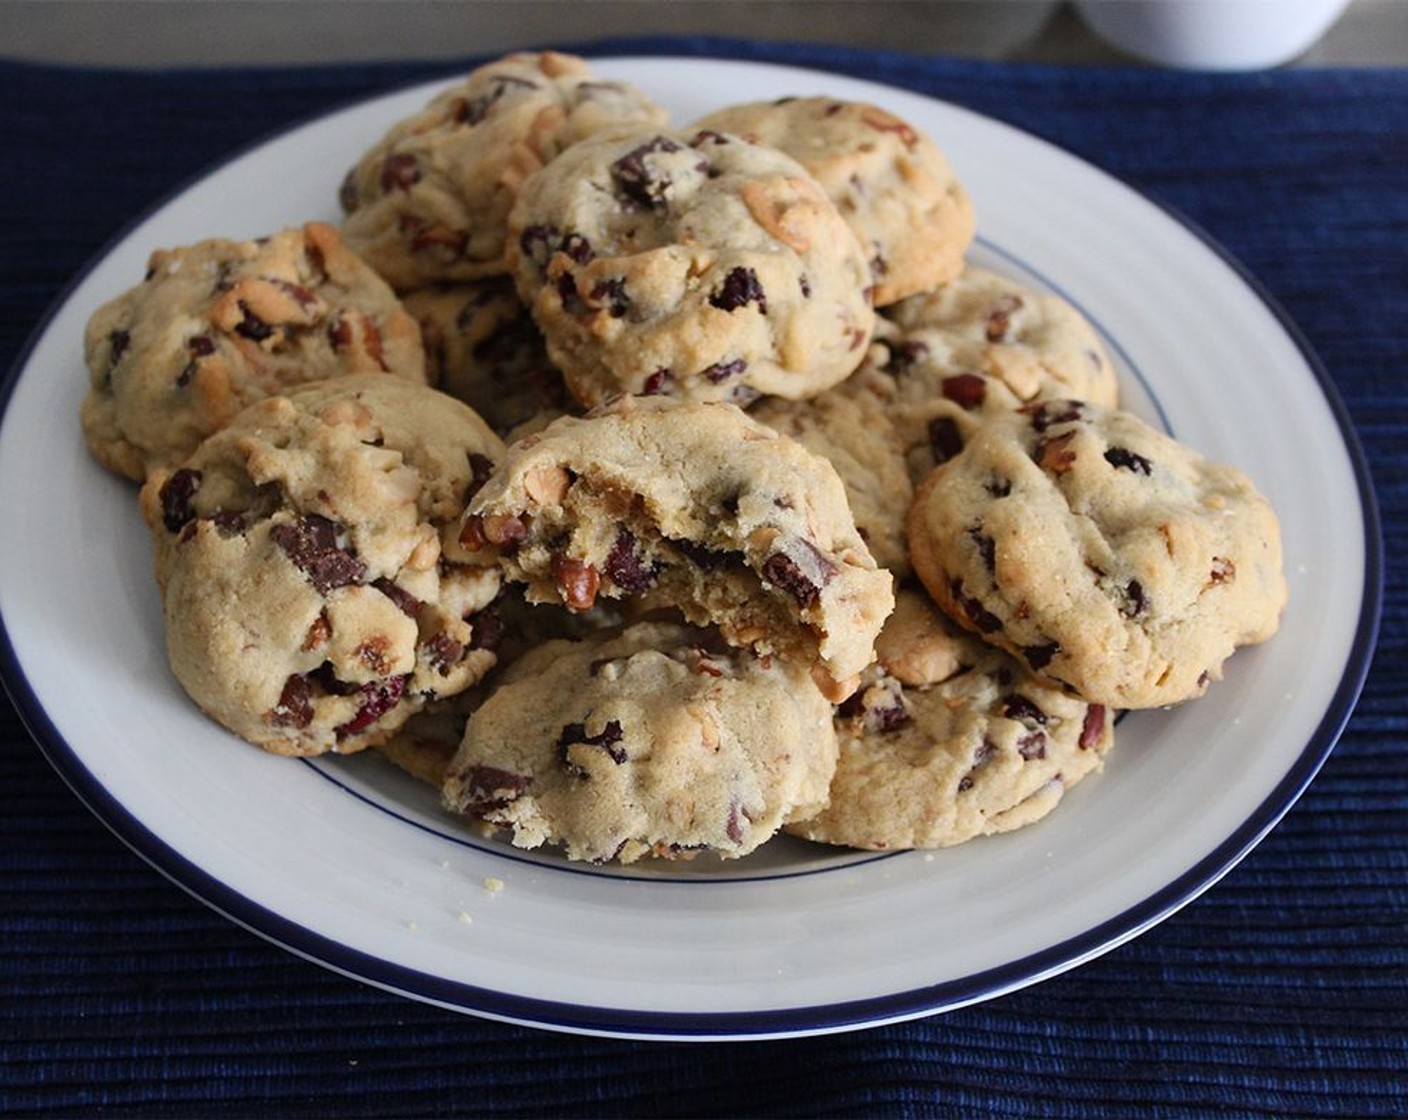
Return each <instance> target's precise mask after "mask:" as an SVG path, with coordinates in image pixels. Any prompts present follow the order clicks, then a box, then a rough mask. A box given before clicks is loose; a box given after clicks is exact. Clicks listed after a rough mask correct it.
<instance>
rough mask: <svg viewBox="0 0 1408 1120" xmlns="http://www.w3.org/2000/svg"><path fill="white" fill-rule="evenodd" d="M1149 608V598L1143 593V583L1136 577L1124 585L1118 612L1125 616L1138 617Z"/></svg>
mask: <svg viewBox="0 0 1408 1120" xmlns="http://www.w3.org/2000/svg"><path fill="white" fill-rule="evenodd" d="M1148 609H1149V600H1148V599H1147V598H1146V597H1145V595H1144V585H1143V584H1142V583H1140V582H1139V581H1138V580H1137V579H1132V580H1130V581H1129V582H1128V583H1127V584H1125V585H1124V605H1123V606H1122V607H1121V608H1120V613H1121V614H1123V615H1124V616H1125V617H1126V618H1138V617H1139V616H1140V615H1141V614H1143V613H1144V612H1145V611H1147V610H1148Z"/></svg>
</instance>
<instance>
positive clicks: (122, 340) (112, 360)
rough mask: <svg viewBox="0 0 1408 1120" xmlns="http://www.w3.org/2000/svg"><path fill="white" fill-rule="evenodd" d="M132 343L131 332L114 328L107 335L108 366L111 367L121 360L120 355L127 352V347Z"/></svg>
mask: <svg viewBox="0 0 1408 1120" xmlns="http://www.w3.org/2000/svg"><path fill="white" fill-rule="evenodd" d="M131 345H132V334H131V332H130V331H124V330H121V329H119V330H115V331H112V332H111V333H110V334H109V335H108V368H109V369H112V367H113V366H115V365H117V363H118V362H120V361H122V355H124V354H125V353H127V348H128V347H129V346H131Z"/></svg>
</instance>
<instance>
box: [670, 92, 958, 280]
mask: <svg viewBox="0 0 1408 1120" xmlns="http://www.w3.org/2000/svg"><path fill="white" fill-rule="evenodd" d="M694 127H695V128H697V129H713V130H716V131H718V132H725V133H738V134H740V135H742V136H746V137H747V138H748V139H749V140H752V141H754V142H756V143H759V144H766V145H769V146H770V147H774V148H777V149H779V150H781V151H784V152H786V153H787V154H788V155H789V156H791V157H792V158H793V159H795V160H797V162H798V163H800V164H801V165H802V166H803V167H805V168H806V169H807V170H808V171H809V172H810V173H811V174H812V175H813V176H814V177H815V178H816V180H817V182H819V183H820V184H821V186H822V188H823V189H824V190H825V191H826V193H827V196H828V197H829V198H830V199H831V201H832V202H834V203H835V204H836V208H837V209H838V210H839V211H840V212H841V216H842V217H843V218H845V219H846V221H847V222H848V223H849V224H850V227H851V229H853V230H854V231H855V233H856V236H857V238H858V239H859V240H860V243H861V246H862V248H863V249H864V250H865V253H866V259H867V260H868V261H869V262H870V276H871V282H872V285H873V298H874V302H875V305H876V306H877V307H883V306H885V305H887V304H891V303H894V302H895V301H896V300H900V299H904V298H905V297H906V296H910V295H914V294H915V293H917V292H923V291H927V290H928V289H930V288H933V287H935V286H936V285H938V284H943V283H945V282H947V281H949V280H952V279H953V278H954V277H955V276H957V275H958V274H959V273H960V272H961V271H962V270H963V254H964V253H966V252H967V251H968V246H969V245H970V244H972V241H973V233H974V229H975V224H976V222H975V218H974V214H973V203H972V200H971V199H970V198H969V197H968V192H967V191H966V190H965V189H964V187H963V184H962V183H960V182H959V181H958V177H957V176H956V175H955V174H954V173H953V169H952V168H951V167H950V166H949V164H948V161H947V160H946V159H945V158H944V155H943V153H942V152H941V151H940V150H939V149H938V147H937V146H936V145H935V144H934V142H933V141H932V140H931V139H929V138H928V137H927V136H925V135H923V134H922V133H921V132H919V131H918V130H917V129H915V128H913V127H912V126H911V125H909V124H907V123H906V122H905V121H903V120H901V119H900V118H899V117H897V116H895V115H894V114H893V113H891V112H889V111H888V110H885V109H881V108H880V107H879V106H876V105H869V104H866V103H865V102H861V101H844V100H839V99H837V98H834V97H786V98H783V99H782V100H780V101H759V102H752V103H750V104H747V105H736V106H732V107H730V108H727V109H723V110H721V111H719V112H717V113H711V114H710V115H709V116H707V117H705V118H703V119H702V120H700V121H697V122H696V123H695V125H694Z"/></svg>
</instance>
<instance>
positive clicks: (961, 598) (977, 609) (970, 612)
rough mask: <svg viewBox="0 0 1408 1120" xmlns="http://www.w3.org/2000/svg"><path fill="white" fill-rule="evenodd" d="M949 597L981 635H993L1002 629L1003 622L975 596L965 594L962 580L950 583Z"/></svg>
mask: <svg viewBox="0 0 1408 1120" xmlns="http://www.w3.org/2000/svg"><path fill="white" fill-rule="evenodd" d="M948 591H949V595H951V596H952V597H953V601H954V602H955V603H956V604H957V605H958V609H959V610H961V611H962V612H963V614H964V617H966V618H967V619H968V621H969V622H971V623H972V624H973V626H975V627H976V628H977V630H978V632H979V633H981V634H993V633H996V632H997V631H998V630H1001V629H1002V620H1001V619H1000V618H998V617H997V615H995V614H993V613H992V612H991V611H990V610H988V609H987V608H986V607H985V606H983V604H982V603H980V602H979V601H978V600H977V599H975V598H974V597H973V596H971V595H968V594H965V593H964V590H963V583H962V581H960V580H953V581H951V582H950V583H949V587H948Z"/></svg>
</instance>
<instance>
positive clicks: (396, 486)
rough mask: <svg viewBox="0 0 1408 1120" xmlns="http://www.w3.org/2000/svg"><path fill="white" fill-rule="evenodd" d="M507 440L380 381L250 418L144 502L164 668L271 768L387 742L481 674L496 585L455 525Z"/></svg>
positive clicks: (490, 641) (276, 404)
mask: <svg viewBox="0 0 1408 1120" xmlns="http://www.w3.org/2000/svg"><path fill="white" fill-rule="evenodd" d="M502 454H503V444H502V442H501V441H500V440H499V438H498V437H497V436H495V435H494V433H493V432H491V431H490V430H489V428H488V427H487V426H486V425H485V424H484V422H483V421H482V420H480V419H479V417H478V416H476V415H475V414H474V413H473V412H472V411H471V410H470V409H469V408H468V407H467V406H465V405H463V404H461V403H459V402H458V401H455V400H453V399H451V398H449V397H447V396H445V395H444V394H442V393H439V392H436V391H435V390H433V389H430V388H428V387H426V386H424V385H417V384H415V383H414V382H410V381H406V380H403V379H400V378H390V377H382V376H376V375H364V376H352V377H345V378H338V379H335V380H332V381H326V382H321V383H318V384H314V385H308V386H304V387H302V388H301V389H299V390H297V391H295V392H292V393H289V394H288V395H286V396H279V397H270V398H266V399H265V400H263V401H260V402H258V403H256V404H254V405H251V406H250V408H249V409H247V410H246V411H244V412H243V413H241V414H240V416H239V417H237V418H236V419H235V420H234V421H233V422H232V423H231V424H229V425H228V426H227V427H225V428H224V429H223V430H221V431H220V432H218V433H217V434H215V435H214V436H211V437H210V438H209V439H208V440H207V441H206V442H205V443H203V444H202V445H201V447H200V448H199V449H198V450H197V451H196V453H195V454H194V455H193V456H191V457H190V458H189V459H188V460H186V462H185V463H184V464H183V465H182V466H180V467H178V468H175V469H162V470H158V471H156V472H154V473H153V474H152V476H151V477H150V478H149V479H148V480H147V483H146V485H145V486H144V487H143V488H142V492H141V509H142V514H143V517H144V518H145V520H146V522H147V524H148V526H149V527H150V528H151V531H152V534H153V538H154V540H155V544H156V572H157V581H158V586H159V588H160V591H161V596H162V607H163V613H164V618H165V624H166V645H167V653H168V658H169V661H170V663H171V668H172V670H173V672H174V674H175V676H176V678H177V680H178V681H179V682H180V683H181V685H182V686H183V687H184V688H185V690H186V692H187V693H188V694H189V695H190V696H191V698H192V699H193V700H195V702H196V703H197V704H198V705H200V707H201V708H202V709H204V710H205V711H206V712H207V713H208V714H209V715H210V716H211V717H212V718H214V719H215V720H217V721H218V722H219V723H221V724H223V725H224V726H225V727H227V728H228V729H230V730H231V731H233V732H235V733H236V734H237V735H240V736H241V737H243V738H245V739H247V740H249V741H250V742H252V743H256V744H258V745H259V746H261V747H263V748H265V749H266V750H269V751H273V752H275V753H278V754H288V755H315V754H321V753H323V752H326V751H337V752H342V753H351V752H353V751H357V750H361V749H362V748H363V747H367V746H372V745H375V744H377V743H380V742H384V741H385V740H386V739H387V738H388V737H389V736H390V735H391V734H392V733H393V732H394V731H395V730H396V729H397V728H398V727H399V726H400V725H401V724H403V723H404V722H405V721H406V719H407V718H408V717H409V716H410V715H412V714H414V713H415V712H416V711H419V710H420V709H422V708H423V707H425V706H426V705H427V704H428V703H431V702H434V701H437V700H439V699H442V698H444V697H448V696H453V695H455V694H456V693H459V692H462V691H464V690H465V689H466V688H468V687H470V686H471V685H472V684H474V683H475V682H476V681H477V680H479V678H480V677H481V676H482V675H483V674H484V673H485V672H486V671H487V670H488V668H489V667H490V666H492V665H493V663H494V659H495V654H494V648H495V646H496V645H497V642H498V639H499V637H500V636H501V632H502V626H501V624H500V621H499V619H498V618H497V616H496V614H495V611H494V608H493V603H494V600H495V597H496V596H497V594H498V592H499V587H500V583H501V576H500V573H499V571H498V569H497V568H496V567H494V566H493V565H492V564H490V563H486V561H485V559H484V558H483V557H482V556H479V555H476V554H470V553H466V552H464V550H463V549H461V548H460V547H459V545H458V542H457V540H456V525H457V519H458V516H459V515H460V513H461V512H462V510H463V509H464V505H465V502H466V501H467V500H468V498H469V495H470V493H471V492H472V491H473V489H474V488H475V487H476V486H478V485H480V484H481V483H482V481H483V479H484V478H485V477H486V476H487V475H488V473H489V471H490V470H491V468H492V466H493V464H494V462H495V461H496V460H498V459H499V458H500V457H501V456H502Z"/></svg>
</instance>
